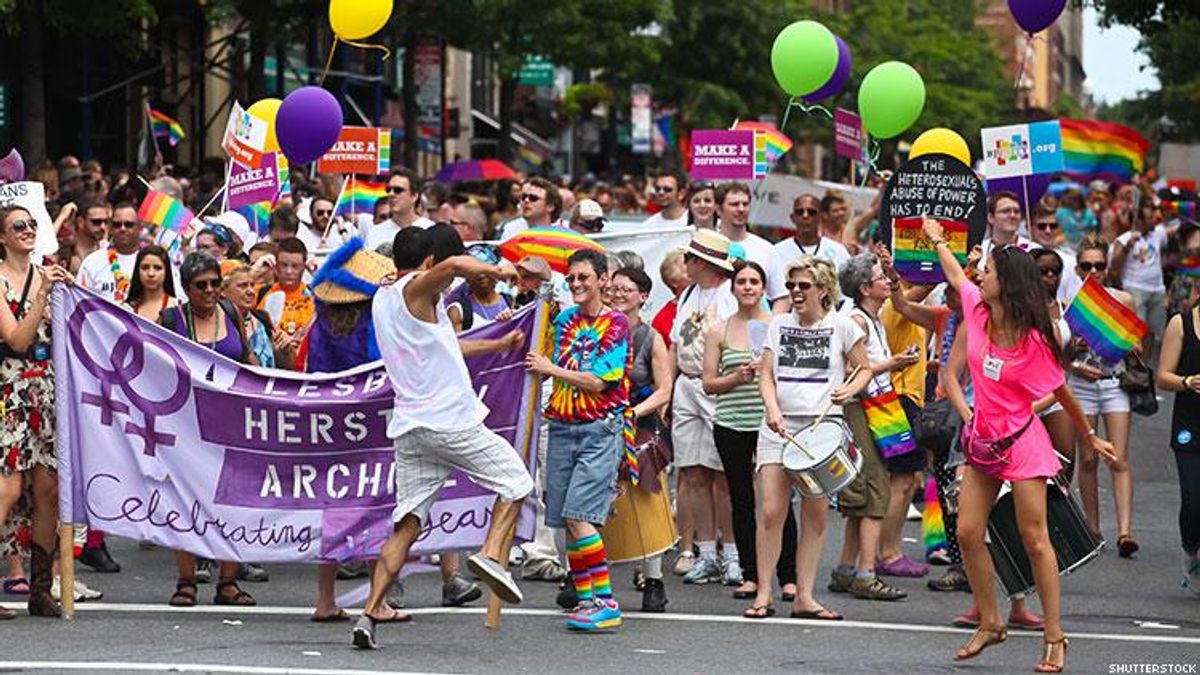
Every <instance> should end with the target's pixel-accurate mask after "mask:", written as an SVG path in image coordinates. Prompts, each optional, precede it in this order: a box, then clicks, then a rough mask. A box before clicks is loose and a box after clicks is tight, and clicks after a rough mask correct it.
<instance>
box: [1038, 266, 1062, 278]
mask: <svg viewBox="0 0 1200 675" xmlns="http://www.w3.org/2000/svg"><path fill="white" fill-rule="evenodd" d="M1062 271H1063V268H1061V267H1043V268H1042V270H1041V272H1042V276H1044V277H1060V276H1062Z"/></svg>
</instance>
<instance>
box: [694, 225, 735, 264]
mask: <svg viewBox="0 0 1200 675" xmlns="http://www.w3.org/2000/svg"><path fill="white" fill-rule="evenodd" d="M729 245H730V241H729V238H728V237H726V236H725V235H723V234H721V233H720V232H717V231H716V230H696V233H695V234H693V235H692V240H691V241H690V242H688V245H687V248H686V249H684V252H685V253H690V254H692V255H694V256H696V257H697V258H699V259H701V260H703V261H704V262H707V263H712V264H713V265H716V266H717V267H720V268H721V269H723V270H725V271H726V272H732V271H733V263H732V262H730V260H729Z"/></svg>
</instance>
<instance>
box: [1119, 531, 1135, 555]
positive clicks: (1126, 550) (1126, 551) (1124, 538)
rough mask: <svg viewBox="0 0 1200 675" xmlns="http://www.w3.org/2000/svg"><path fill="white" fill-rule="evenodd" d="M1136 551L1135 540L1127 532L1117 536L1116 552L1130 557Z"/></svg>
mask: <svg viewBox="0 0 1200 675" xmlns="http://www.w3.org/2000/svg"><path fill="white" fill-rule="evenodd" d="M1137 552H1138V543H1137V540H1136V539H1134V538H1133V537H1132V536H1130V535H1128V534H1123V535H1121V536H1119V537H1117V553H1119V554H1120V556H1121V557H1122V558H1132V557H1133V554H1134V553H1137Z"/></svg>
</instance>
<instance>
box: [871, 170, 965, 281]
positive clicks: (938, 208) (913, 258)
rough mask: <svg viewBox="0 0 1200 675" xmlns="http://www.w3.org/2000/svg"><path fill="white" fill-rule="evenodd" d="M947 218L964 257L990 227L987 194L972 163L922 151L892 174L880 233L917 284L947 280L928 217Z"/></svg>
mask: <svg viewBox="0 0 1200 675" xmlns="http://www.w3.org/2000/svg"><path fill="white" fill-rule="evenodd" d="M926 216H928V217H929V218H933V219H934V220H937V221H939V222H941V224H942V228H943V229H944V230H945V232H946V243H947V244H949V246H950V250H951V251H952V252H953V253H954V255H955V257H957V258H958V259H959V261H960V262H964V263H965V262H966V260H967V253H968V252H969V251H970V250H971V247H972V246H975V245H976V244H978V243H980V242H982V241H983V235H984V231H985V230H986V229H987V194H986V193H985V192H984V189H983V182H982V181H980V180H979V177H978V176H976V175H975V172H974V171H972V170H971V168H970V167H968V166H967V165H966V164H963V163H962V162H960V161H959V160H957V159H955V158H953V157H951V156H949V155H943V154H937V153H934V154H929V155H921V156H920V157H917V158H916V159H912V160H909V161H908V163H906V164H905V165H904V166H902V167H900V169H899V170H897V171H896V173H894V174H893V175H892V178H891V180H889V181H888V183H887V186H886V187H885V188H884V189H883V198H882V199H881V201H880V207H879V235H878V238H879V240H880V241H882V242H884V244H886V245H888V246H890V247H891V249H892V258H893V259H894V261H895V266H896V271H897V272H898V273H899V274H900V276H902V277H904V278H905V279H906V280H908V281H910V282H912V283H916V284H932V283H938V282H940V281H945V276H944V275H943V274H942V269H941V265H940V264H939V263H938V257H937V251H935V250H934V248H933V244H932V242H930V241H929V238H928V237H926V236H925V233H924V232H923V231H922V229H921V220H922V218H924V217H926Z"/></svg>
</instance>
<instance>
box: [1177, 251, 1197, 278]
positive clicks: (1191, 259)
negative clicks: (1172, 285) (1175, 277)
mask: <svg viewBox="0 0 1200 675" xmlns="http://www.w3.org/2000/svg"><path fill="white" fill-rule="evenodd" d="M1175 271H1176V272H1177V273H1179V274H1182V275H1183V276H1185V277H1200V255H1185V256H1183V257H1182V258H1180V259H1179V265H1177V266H1176V267H1175Z"/></svg>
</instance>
